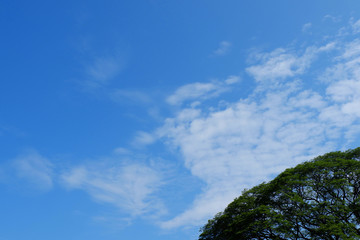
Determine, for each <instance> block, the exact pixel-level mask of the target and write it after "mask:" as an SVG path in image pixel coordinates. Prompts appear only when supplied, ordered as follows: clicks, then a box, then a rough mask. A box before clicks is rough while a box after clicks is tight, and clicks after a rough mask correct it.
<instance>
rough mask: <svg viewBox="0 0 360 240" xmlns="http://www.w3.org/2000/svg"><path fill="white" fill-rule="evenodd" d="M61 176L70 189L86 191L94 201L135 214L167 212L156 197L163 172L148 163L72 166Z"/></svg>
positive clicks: (105, 162) (104, 163)
mask: <svg viewBox="0 0 360 240" xmlns="http://www.w3.org/2000/svg"><path fill="white" fill-rule="evenodd" d="M61 179H62V181H63V183H64V184H65V186H67V187H68V188H70V189H80V190H83V191H85V192H87V193H88V194H89V195H90V196H91V197H92V198H93V199H94V200H96V201H99V202H104V203H108V204H111V205H113V206H115V207H116V208H118V209H119V210H120V211H122V212H125V213H127V214H130V216H133V217H135V216H139V215H146V214H149V213H151V214H160V213H162V212H163V211H164V206H163V205H162V203H161V201H160V200H159V199H157V198H156V197H154V193H155V192H156V191H157V190H158V188H159V187H160V185H161V184H162V181H161V178H160V175H159V173H158V172H156V171H155V170H153V169H152V168H150V167H148V166H146V165H142V164H137V163H133V164H120V165H119V164H116V163H115V162H113V161H111V162H107V161H102V164H95V163H94V164H87V165H80V166H78V167H73V168H71V169H70V170H68V171H66V172H65V173H63V174H62V176H61Z"/></svg>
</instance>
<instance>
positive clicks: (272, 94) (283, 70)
mask: <svg viewBox="0 0 360 240" xmlns="http://www.w3.org/2000/svg"><path fill="white" fill-rule="evenodd" d="M352 28H353V26H352ZM348 30H349V31H351V28H348ZM354 39H355V40H352V41H349V40H347V41H345V40H344V39H341V36H340V37H339V39H336V40H335V41H332V42H329V43H327V44H324V45H322V46H320V47H319V46H308V47H305V49H304V50H303V51H302V52H303V53H302V54H295V53H294V51H292V50H290V49H285V48H279V49H276V50H274V51H270V52H269V53H262V54H260V55H259V58H258V59H257V60H258V62H255V63H254V64H253V65H251V66H249V67H248V68H247V69H246V71H247V72H248V74H249V75H250V76H251V77H253V78H254V79H255V81H256V83H257V87H256V89H255V90H254V92H253V94H251V95H249V96H248V97H246V98H242V99H240V100H239V101H237V102H232V103H229V104H228V106H227V107H226V108H225V109H224V108H219V109H217V110H214V108H211V109H210V108H209V109H205V108H200V107H199V106H198V105H197V106H195V107H194V106H192V107H184V108H183V109H181V110H180V111H179V112H178V113H177V114H176V115H175V116H174V117H171V118H168V119H166V121H165V123H164V125H163V126H162V127H161V128H159V129H158V132H157V134H158V135H159V136H160V137H162V138H163V139H164V140H165V142H166V144H169V145H170V146H171V147H172V148H175V149H179V151H180V153H181V155H182V157H183V160H184V164H185V166H186V168H188V170H189V171H190V172H191V174H192V175H193V176H195V177H197V178H199V179H200V180H202V181H203V182H204V183H205V184H206V187H204V189H203V192H202V193H201V194H199V195H198V196H196V197H195V199H194V201H193V203H192V204H191V205H190V206H189V207H188V209H186V210H184V211H183V212H182V213H180V214H179V215H177V216H175V217H173V218H170V219H168V220H165V221H163V222H162V223H161V226H162V227H163V228H176V227H181V226H188V225H196V226H198V225H201V224H203V223H204V222H205V220H206V219H207V218H209V217H212V216H213V215H214V214H215V213H217V212H219V211H221V210H222V209H224V207H225V206H226V205H227V204H228V203H229V202H231V201H232V200H233V199H234V198H235V197H237V196H238V195H239V194H240V193H241V191H242V190H243V189H244V188H248V187H251V186H254V185H256V184H258V183H260V182H262V181H266V180H269V179H271V178H272V177H273V176H275V175H276V174H278V173H279V172H281V171H282V170H284V169H285V168H287V167H290V166H294V165H295V164H297V163H300V162H302V161H305V160H309V159H311V158H313V157H315V156H317V155H319V154H321V153H324V152H327V151H332V150H334V149H339V148H340V149H346V148H347V147H348V146H351V143H353V142H354V141H356V140H359V134H360V91H359V88H360V70H359V69H360V52H359V51H358V49H359V43H358V40H356V38H355V36H354ZM335 42H336V43H337V44H336V43H335ZM300 52H301V51H300ZM323 52H327V54H326V59H325V60H324V59H323V58H322V57H323V55H322V53H323ZM324 55H325V54H324ZM329 56H331V60H330V61H328V60H329V59H328V58H329ZM315 61H322V63H324V62H325V63H326V65H323V66H322V67H321V68H322V69H317V71H316V74H313V73H311V67H312V66H313V63H314V62H315ZM301 77H304V80H301V79H300V78H301ZM323 79H326V81H324V80H323ZM306 81H318V83H319V84H323V89H325V91H318V90H316V89H311V88H307V87H306V86H307V85H306V84H305V82H306ZM269 83H271V84H272V85H271V87H269ZM181 88H182V87H180V88H179V89H181ZM194 100H195V99H194Z"/></svg>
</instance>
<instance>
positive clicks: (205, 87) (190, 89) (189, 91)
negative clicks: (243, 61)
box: [166, 76, 240, 105]
mask: <svg viewBox="0 0 360 240" xmlns="http://www.w3.org/2000/svg"><path fill="white" fill-rule="evenodd" d="M239 80H240V79H239V77H238V76H229V77H228V78H227V79H225V80H224V81H223V82H221V81H212V82H207V83H200V82H197V83H191V84H187V85H184V86H182V87H180V88H178V89H177V90H176V91H175V93H174V94H172V95H171V96H169V97H168V98H167V99H166V101H167V103H169V104H171V105H181V104H182V103H183V102H185V101H189V100H204V99H208V98H212V97H216V96H218V95H219V94H220V93H223V92H225V91H229V90H231V89H230V88H228V85H231V84H234V83H237V82H238V81H239Z"/></svg>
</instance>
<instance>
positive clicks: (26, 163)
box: [12, 150, 54, 190]
mask: <svg viewBox="0 0 360 240" xmlns="http://www.w3.org/2000/svg"><path fill="white" fill-rule="evenodd" d="M12 164H13V167H14V169H15V172H16V175H17V177H19V178H20V179H24V180H26V181H28V182H30V183H31V184H32V185H33V186H35V187H37V188H39V189H42V190H49V189H51V188H52V186H53V177H54V171H53V168H54V165H53V164H52V163H51V162H50V161H49V160H48V159H47V158H45V157H43V156H41V155H40V154H39V153H37V152H36V151H34V150H29V151H27V152H26V153H24V154H21V155H19V156H18V157H17V158H16V159H14V160H13V161H12Z"/></svg>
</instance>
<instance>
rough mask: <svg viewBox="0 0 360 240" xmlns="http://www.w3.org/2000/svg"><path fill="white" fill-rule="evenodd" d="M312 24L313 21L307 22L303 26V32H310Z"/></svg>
mask: <svg viewBox="0 0 360 240" xmlns="http://www.w3.org/2000/svg"><path fill="white" fill-rule="evenodd" d="M311 26H312V23H310V22H309V23H305V24H304V25H303V26H302V29H301V30H302V32H309V30H310V28H311Z"/></svg>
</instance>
